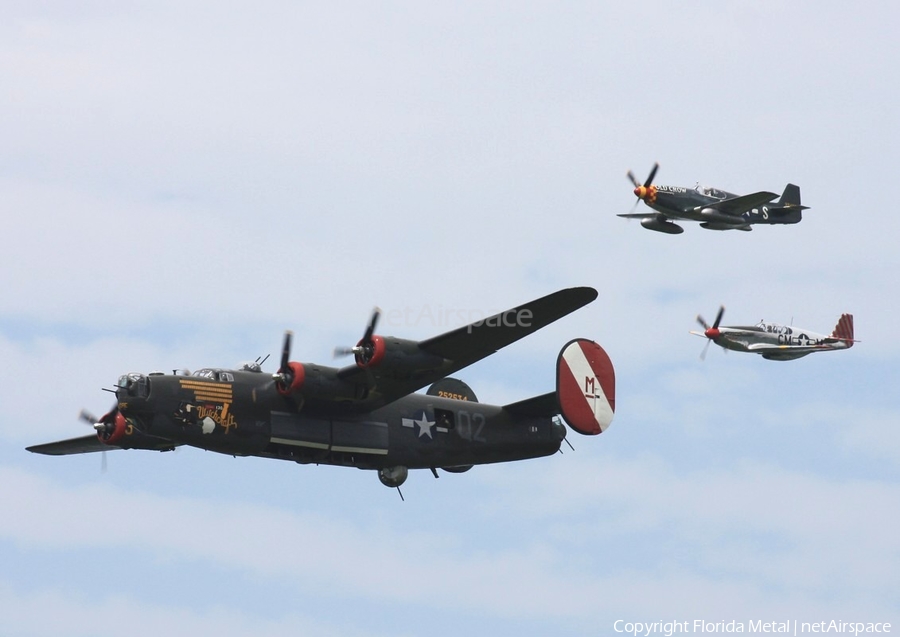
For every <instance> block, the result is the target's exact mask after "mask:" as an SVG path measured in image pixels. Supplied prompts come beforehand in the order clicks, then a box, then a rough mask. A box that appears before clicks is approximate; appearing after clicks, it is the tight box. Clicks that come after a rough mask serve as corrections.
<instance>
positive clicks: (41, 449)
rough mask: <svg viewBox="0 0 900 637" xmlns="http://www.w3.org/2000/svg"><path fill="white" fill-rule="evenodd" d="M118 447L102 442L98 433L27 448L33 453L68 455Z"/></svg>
mask: <svg viewBox="0 0 900 637" xmlns="http://www.w3.org/2000/svg"><path fill="white" fill-rule="evenodd" d="M118 448H119V447H114V446H112V445H108V444H106V443H103V442H100V439H99V438H98V437H97V435H96V434H91V435H90V436H82V437H81V438H70V439H68V440H60V441H58V442H48V443H44V444H41V445H33V446H31V447H26V450H27V451H31V452H32V453H42V454H44V455H47V456H68V455H72V454H76V453H93V452H95V451H106V450H108V449H118Z"/></svg>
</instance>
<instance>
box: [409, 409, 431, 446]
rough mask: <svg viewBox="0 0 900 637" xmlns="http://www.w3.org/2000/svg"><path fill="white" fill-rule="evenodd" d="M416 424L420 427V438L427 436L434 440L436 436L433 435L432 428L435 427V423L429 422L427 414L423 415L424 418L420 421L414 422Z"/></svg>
mask: <svg viewBox="0 0 900 637" xmlns="http://www.w3.org/2000/svg"><path fill="white" fill-rule="evenodd" d="M413 422H414V423H416V424H417V425H419V438H421V437H422V436H425V435H427V436H428V437H429V438H431V439H432V440H434V436H433V435H431V428H432V427H434V423H433V422H431V421H429V420H428V417H427V416H425V414H422V418H420V419H419V420H414V421H413Z"/></svg>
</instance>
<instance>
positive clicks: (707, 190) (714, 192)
mask: <svg viewBox="0 0 900 637" xmlns="http://www.w3.org/2000/svg"><path fill="white" fill-rule="evenodd" d="M694 190H696V191H697V192H698V193H700V194H701V195H703V196H704V197H714V198H715V199H727V198H728V193H727V192H725V191H724V190H719V189H718V188H712V187H710V186H702V185H700V184H697V185H696V186H694Z"/></svg>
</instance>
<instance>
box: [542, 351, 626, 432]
mask: <svg viewBox="0 0 900 637" xmlns="http://www.w3.org/2000/svg"><path fill="white" fill-rule="evenodd" d="M556 394H557V397H558V399H559V407H560V413H561V414H562V417H563V419H564V420H565V421H566V423H568V425H569V426H570V427H571V428H572V429H574V430H575V431H577V432H578V433H582V434H585V435H596V434H599V433H602V432H604V431H606V428H607V427H609V424H610V423H611V422H612V419H613V415H614V413H615V410H616V372H615V370H614V369H613V365H612V361H610V360H609V356H608V355H607V353H606V352H605V351H604V350H603V348H602V347H600V346H599V345H598V344H597V343H595V342H593V341H589V340H586V339H581V338H579V339H575V340H574V341H570V342H569V343H568V344H566V346H565V347H563V349H562V351H561V352H560V353H559V359H558V360H557V363H556Z"/></svg>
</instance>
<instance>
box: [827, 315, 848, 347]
mask: <svg viewBox="0 0 900 637" xmlns="http://www.w3.org/2000/svg"><path fill="white" fill-rule="evenodd" d="M831 338H836V339H839V340H842V341H844V342H845V343H847V347H853V343H854V340H853V315H852V314H841V318H840V319H838V322H837V325H835V326H834V331H833V332H832V333H831Z"/></svg>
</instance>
